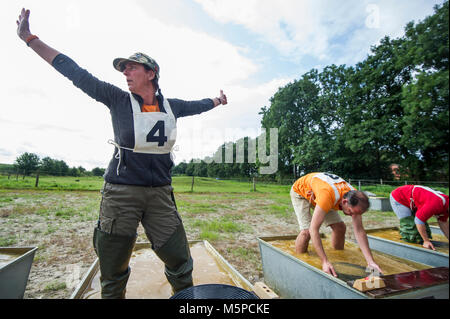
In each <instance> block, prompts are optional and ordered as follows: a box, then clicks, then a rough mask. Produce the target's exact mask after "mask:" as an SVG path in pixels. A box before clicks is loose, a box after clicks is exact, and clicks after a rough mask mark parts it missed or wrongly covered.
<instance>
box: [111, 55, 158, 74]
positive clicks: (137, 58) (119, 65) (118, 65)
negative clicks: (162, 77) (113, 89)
mask: <svg viewBox="0 0 450 319" xmlns="http://www.w3.org/2000/svg"><path fill="white" fill-rule="evenodd" d="M130 61H132V62H137V63H140V64H143V65H146V66H148V67H149V68H150V69H152V70H153V71H155V73H156V79H159V65H158V63H156V61H155V60H153V59H152V58H151V57H149V56H148V55H146V54H144V53H141V52H137V53H135V54H133V55H131V56H130V57H129V58H128V59H125V58H117V59H114V61H113V66H114V68H115V69H116V70H117V71H120V72H123V69H124V68H125V65H126V64H127V62H130Z"/></svg>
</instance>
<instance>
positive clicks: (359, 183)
mask: <svg viewBox="0 0 450 319" xmlns="http://www.w3.org/2000/svg"><path fill="white" fill-rule="evenodd" d="M358 190H359V191H360V190H361V181H358Z"/></svg>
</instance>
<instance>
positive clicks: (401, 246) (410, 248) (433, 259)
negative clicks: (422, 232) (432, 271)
mask: <svg viewBox="0 0 450 319" xmlns="http://www.w3.org/2000/svg"><path fill="white" fill-rule="evenodd" d="M430 228H431V230H432V237H433V238H432V240H431V242H432V243H433V244H434V246H435V248H436V251H433V250H431V249H426V248H423V247H422V245H420V244H412V243H408V242H406V241H403V240H401V238H400V233H399V229H398V227H389V228H379V229H371V230H367V238H368V240H369V245H370V247H371V248H373V249H376V250H379V251H382V252H385V253H388V254H390V255H394V256H398V257H401V258H405V259H409V260H413V261H416V262H419V263H422V264H425V265H430V266H433V267H448V251H449V246H448V240H447V238H446V237H445V236H444V235H443V234H442V232H440V229H439V228H436V227H430Z"/></svg>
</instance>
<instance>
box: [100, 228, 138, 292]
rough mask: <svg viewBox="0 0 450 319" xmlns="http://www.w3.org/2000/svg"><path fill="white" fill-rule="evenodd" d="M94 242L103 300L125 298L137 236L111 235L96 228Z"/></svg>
mask: <svg viewBox="0 0 450 319" xmlns="http://www.w3.org/2000/svg"><path fill="white" fill-rule="evenodd" d="M93 240H94V249H95V252H96V254H97V256H98V259H99V263H100V283H101V287H102V298H103V299H119V298H125V292H126V289H125V288H126V286H127V282H128V278H129V277H130V273H131V270H130V267H128V264H129V262H130V258H131V253H132V252H133V247H134V243H135V242H136V236H134V237H129V236H118V235H111V234H108V233H106V232H104V231H101V230H100V229H98V228H95V230H94V238H93Z"/></svg>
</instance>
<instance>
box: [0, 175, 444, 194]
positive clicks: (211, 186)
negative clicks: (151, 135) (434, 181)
mask: <svg viewBox="0 0 450 319" xmlns="http://www.w3.org/2000/svg"><path fill="white" fill-rule="evenodd" d="M35 183H36V178H35V177H34V176H27V177H25V178H23V177H22V176H19V177H18V178H16V176H15V175H11V176H10V177H9V178H8V176H5V175H0V189H35V190H72V191H97V190H100V189H101V187H102V185H103V177H99V176H98V177H95V176H94V177H70V176H63V177H59V176H40V177H39V186H38V187H35ZM172 186H173V187H174V190H175V192H177V193H186V192H191V187H192V177H191V176H174V177H173V181H172ZM353 186H355V187H357V185H353ZM396 187H397V186H391V185H375V186H374V185H363V186H362V188H361V189H362V190H363V191H369V192H372V193H374V194H376V195H377V196H380V197H389V194H390V192H392V190H394V189H395V188H396ZM431 187H432V188H434V189H436V190H439V191H441V192H443V193H445V194H447V195H448V194H449V189H448V188H445V187H433V186H431ZM290 188H291V185H280V184H267V183H262V182H257V183H256V192H257V193H272V194H289V190H290ZM193 189H194V192H195V193H249V192H254V190H253V184H252V182H241V181H233V180H219V179H214V178H208V177H195V178H194V187H193Z"/></svg>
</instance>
